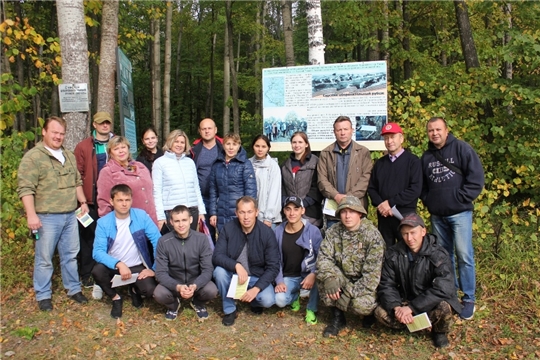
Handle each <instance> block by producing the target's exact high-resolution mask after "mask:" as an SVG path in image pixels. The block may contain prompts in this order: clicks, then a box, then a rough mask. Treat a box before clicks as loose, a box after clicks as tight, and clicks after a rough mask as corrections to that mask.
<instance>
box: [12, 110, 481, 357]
mask: <svg viewBox="0 0 540 360" xmlns="http://www.w3.org/2000/svg"><path fill="white" fill-rule="evenodd" d="M93 120H94V121H93V128H94V130H93V132H92V136H90V137H89V138H87V139H85V140H83V141H82V142H81V143H80V144H78V145H77V147H76V149H75V154H72V153H71V152H69V151H67V150H65V149H64V148H63V146H62V143H63V139H64V136H65V132H66V123H65V121H64V120H63V119H61V118H58V117H51V118H49V119H47V120H46V122H45V124H44V127H43V130H42V135H43V140H42V141H41V142H39V143H38V144H37V145H36V146H35V147H34V148H33V149H31V150H30V151H29V152H28V153H27V154H26V155H25V156H24V157H23V159H22V161H21V165H20V167H19V173H18V177H19V188H18V194H19V196H20V197H21V199H22V202H23V204H24V207H25V210H26V214H27V219H28V226H29V228H30V229H31V230H32V231H33V232H34V233H36V246H35V249H36V252H35V268H34V289H35V293H36V299H37V301H38V306H39V308H40V309H41V310H43V311H50V310H52V308H53V306H52V301H51V296H52V291H51V278H52V273H53V266H52V256H53V254H54V252H55V249H56V248H57V249H58V252H59V255H60V265H61V271H62V280H63V285H64V287H65V288H66V289H67V295H68V296H70V297H71V298H72V299H73V300H75V301H77V302H79V303H86V302H87V299H86V297H85V296H84V295H83V293H82V291H81V282H82V284H83V285H84V286H88V287H90V286H93V288H94V290H93V297H94V298H98V299H99V298H101V296H102V292H105V294H106V295H107V296H109V297H110V298H111V300H112V309H111V316H112V317H114V318H119V317H121V316H122V304H123V298H122V295H121V294H120V293H118V292H117V288H116V287H112V283H111V280H112V279H113V277H114V276H115V275H118V276H119V277H120V279H121V281H123V282H124V283H126V284H127V283H129V286H128V292H129V295H130V297H131V302H132V305H133V306H135V307H141V306H142V305H143V298H147V299H148V298H151V297H153V298H154V299H155V300H156V301H157V302H158V303H160V304H163V305H164V306H165V308H166V313H165V317H166V318H167V319H168V320H174V319H175V318H176V317H177V315H178V311H179V308H180V307H181V303H182V300H186V301H189V303H190V306H191V307H192V308H193V309H194V311H195V312H196V314H197V317H198V319H199V320H201V321H203V320H205V319H206V318H207V317H208V311H207V309H206V304H207V302H208V301H210V300H211V299H213V298H215V297H216V296H217V294H218V293H219V295H220V297H221V300H222V305H223V313H224V317H223V319H222V323H223V325H225V326H230V325H233V324H234V323H235V320H236V318H237V315H238V313H237V308H236V300H238V301H241V302H246V303H250V305H251V310H252V311H253V312H254V313H255V314H261V313H262V312H263V308H268V307H270V306H273V305H277V306H278V307H285V306H290V308H291V310H292V311H298V310H300V308H301V305H300V297H301V296H309V300H308V304H307V308H306V315H305V321H306V322H307V323H308V324H316V323H317V321H318V320H317V310H318V303H319V301H320V300H321V301H322V303H323V304H324V305H326V306H327V307H329V308H331V313H332V316H331V320H330V323H329V324H328V326H326V328H325V329H324V332H323V335H324V336H336V335H337V334H338V333H339V331H340V330H341V329H342V328H344V327H345V326H346V319H345V313H347V312H352V313H355V314H358V315H361V316H363V317H364V319H363V324H364V325H365V326H371V324H372V323H373V322H374V319H377V320H378V321H379V322H381V323H382V324H385V325H387V326H390V327H394V328H401V327H404V326H405V325H406V324H410V323H411V322H412V321H413V316H415V315H418V314H421V313H423V312H426V313H427V314H428V317H429V318H430V320H431V322H432V336H433V341H434V344H435V346H437V347H442V346H446V345H448V339H447V336H446V334H447V333H448V331H449V329H450V326H451V324H452V321H453V315H452V314H453V312H456V313H458V314H459V315H460V317H461V318H463V319H471V318H472V317H473V314H474V310H475V307H474V304H475V281H476V280H475V264H474V251H473V246H472V209H473V206H472V202H473V200H474V199H475V198H476V197H477V196H478V195H479V193H480V192H481V190H482V187H483V181H484V176H483V170H482V165H481V163H480V160H479V158H478V156H477V155H476V153H475V152H474V150H473V149H472V148H471V147H470V146H469V145H468V144H467V143H465V142H463V141H460V140H458V139H456V138H455V137H454V136H453V135H452V134H450V133H449V130H448V128H447V124H446V121H445V120H444V119H442V118H439V117H437V118H432V119H430V120H429V121H428V123H427V132H428V138H429V145H428V150H427V151H426V152H425V153H424V155H423V156H422V158H421V159H419V158H418V157H416V156H415V155H414V154H412V153H410V152H409V151H407V150H406V149H404V148H403V141H404V136H403V130H402V128H401V127H400V126H399V125H398V124H396V123H388V124H386V125H384V127H383V129H382V132H381V136H382V137H383V138H384V144H385V147H386V149H387V154H385V155H384V156H383V157H382V158H380V159H379V160H377V161H376V162H375V165H373V163H372V160H371V156H370V152H369V150H368V149H367V148H365V147H364V146H362V145H359V144H358V143H357V142H355V141H353V140H352V137H353V131H354V130H353V123H352V121H351V120H350V118H349V117H347V116H339V117H338V118H337V119H336V120H335V122H334V125H333V127H334V135H335V138H336V141H335V142H334V143H332V144H330V145H329V146H328V147H326V148H325V149H323V150H322V151H321V154H320V157H317V156H316V155H315V154H312V152H311V148H310V143H309V140H308V137H307V135H306V133H305V132H301V131H299V132H295V133H293V134H292V136H291V138H290V141H291V148H292V153H291V155H290V157H289V158H287V160H286V161H285V162H284V163H283V164H282V166H281V168H280V166H279V165H278V164H277V162H276V161H275V160H274V159H272V158H271V156H270V155H269V150H270V147H271V142H270V139H269V138H268V137H267V136H266V135H259V136H257V137H256V138H255V139H254V140H253V143H252V149H253V152H254V156H253V157H252V158H249V159H248V157H247V152H246V150H245V149H244V148H243V147H242V146H241V140H240V137H239V136H238V135H237V134H228V135H226V136H225V137H224V138H223V139H221V138H219V137H218V136H217V127H216V125H215V123H214V121H213V120H212V119H203V120H202V121H201V123H200V124H199V134H200V136H201V138H200V139H198V140H197V141H195V142H194V144H193V146H191V145H190V142H189V139H188V136H187V135H186V134H185V133H184V132H183V131H181V130H174V131H172V132H171V133H170V134H169V136H168V137H167V139H166V140H165V144H164V147H163V151H161V150H159V149H158V147H157V143H158V138H157V135H156V132H155V131H154V130H152V129H148V130H146V131H144V132H143V134H142V141H143V144H144V146H145V148H144V150H143V151H142V152H141V154H140V155H139V157H138V158H137V160H138V161H134V160H132V159H131V155H130V144H129V142H128V141H127V139H125V138H124V137H122V136H113V134H112V133H111V128H112V118H111V117H110V115H109V114H108V113H104V112H98V113H97V114H95V116H94V118H93ZM368 196H369V198H370V199H371V202H372V204H373V205H374V206H375V207H376V209H377V219H378V224H377V227H376V226H375V225H374V224H373V223H372V222H371V221H370V220H368V219H367V218H366V216H367V209H368ZM418 199H421V200H422V201H423V203H424V205H425V206H426V207H427V208H428V211H429V212H430V214H431V224H432V230H433V234H429V233H428V232H427V229H426V226H425V224H424V221H423V220H422V218H421V217H420V216H419V215H417V214H416V207H417V202H418ZM328 201H335V202H336V203H337V209H336V210H335V214H334V215H329V214H325V215H323V213H322V210H321V208H322V206H324V205H325V203H326V202H328ZM79 206H80V211H81V213H82V214H86V213H88V214H89V215H90V216H91V217H92V218H93V219H95V220H97V221H94V222H93V223H92V224H90V225H89V226H87V227H84V226H82V225H79V229H77V219H76V216H75V209H76V208H77V207H79ZM205 224H207V226H208V227H209V228H210V237H211V241H209V239H208V237H207V236H206V235H204V234H203V233H201V232H199V231H197V229H199V226H203V225H205ZM321 230H322V231H321ZM78 232H80V237H79V234H78ZM323 234H324V239H323ZM79 238H80V244H79ZM214 246H215V249H213V248H214ZM454 249H455V251H454ZM79 250H80V251H79ZM78 253H79V260H80V263H79V266H77V254H78ZM456 260H457V261H456ZM456 262H457V273H456V270H455V263H456ZM79 275H80V278H79ZM231 283H233V284H235V285H238V286H246V283H247V290H246V292H245V293H243V294H241V295H240V297H239V298H238V299H235V298H234V297H229V296H231V295H230V293H229V288H230V287H231ZM457 289H460V290H461V291H462V292H463V297H462V299H461V300H462V301H461V302H460V301H459V300H458V298H457V291H456V290H457Z"/></svg>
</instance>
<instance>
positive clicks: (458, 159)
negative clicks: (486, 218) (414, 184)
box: [420, 134, 484, 216]
mask: <svg viewBox="0 0 540 360" xmlns="http://www.w3.org/2000/svg"><path fill="white" fill-rule="evenodd" d="M435 152H439V153H440V154H441V156H442V158H443V159H445V160H446V161H448V162H449V163H451V164H453V165H454V166H456V167H458V168H459V169H460V170H461V172H462V175H459V174H457V173H456V172H454V171H452V170H450V169H448V168H447V167H446V166H444V165H443V164H442V163H441V162H439V160H437V158H436V157H435V155H434V153H435ZM421 161H422V172H423V174H424V182H423V187H422V195H421V196H420V198H421V199H422V201H423V202H424V205H426V206H427V208H428V210H429V212H430V213H431V214H433V215H438V216H449V215H455V214H459V213H460V212H463V211H469V210H472V209H473V204H472V202H473V201H474V199H476V198H477V197H478V195H480V193H481V192H482V188H483V187H484V169H483V168H482V163H481V162H480V158H479V157H478V155H477V154H476V152H474V150H473V148H472V147H471V146H470V145H469V144H467V143H466V142H464V141H461V140H458V139H456V138H455V137H454V135H452V134H448V138H447V139H446V144H445V145H444V146H443V147H442V148H441V149H437V148H436V147H435V146H434V145H433V144H432V143H431V142H430V143H429V144H428V150H427V151H426V152H425V153H424V155H422V159H421Z"/></svg>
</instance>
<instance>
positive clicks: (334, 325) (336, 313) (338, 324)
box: [323, 307, 347, 337]
mask: <svg viewBox="0 0 540 360" xmlns="http://www.w3.org/2000/svg"><path fill="white" fill-rule="evenodd" d="M332 314H333V318H332V322H331V323H330V325H328V326H327V327H326V329H324V331H323V336H324V337H329V336H337V334H338V333H339V331H340V330H341V329H343V328H344V327H345V326H347V321H346V320H345V313H344V312H343V311H341V310H340V309H338V308H337V307H334V308H332Z"/></svg>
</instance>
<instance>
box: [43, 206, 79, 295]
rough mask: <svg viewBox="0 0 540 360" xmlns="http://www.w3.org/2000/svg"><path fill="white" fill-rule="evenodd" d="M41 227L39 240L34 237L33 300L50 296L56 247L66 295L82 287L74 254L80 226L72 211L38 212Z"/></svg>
mask: <svg viewBox="0 0 540 360" xmlns="http://www.w3.org/2000/svg"><path fill="white" fill-rule="evenodd" d="M38 217H39V220H40V221H41V225H42V226H41V227H40V228H39V229H38V234H39V240H36V241H35V256H34V290H35V292H36V300H37V301H41V300H45V299H50V298H51V297H52V290H51V280H52V275H53V262H52V259H53V255H54V251H55V249H58V255H59V256H60V270H61V272H62V283H63V285H64V288H65V289H66V290H67V294H68V296H71V295H75V294H76V293H78V292H80V291H81V283H80V282H79V272H78V271H77V254H78V253H79V228H78V225H77V218H76V217H75V212H70V213H65V214H38Z"/></svg>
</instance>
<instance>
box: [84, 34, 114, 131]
mask: <svg viewBox="0 0 540 360" xmlns="http://www.w3.org/2000/svg"><path fill="white" fill-rule="evenodd" d="M88 30H90V41H89V42H88V46H90V48H89V49H88V51H89V53H91V54H95V56H93V57H92V59H93V60H92V61H91V62H90V64H89V67H90V84H91V85H92V90H91V99H92V101H90V113H91V114H94V113H96V112H97V103H98V101H97V98H98V94H99V87H98V84H99V65H98V62H97V55H98V54H99V48H100V45H101V44H100V43H101V35H100V31H99V27H98V26H92V27H90V28H89V29H88ZM115 56H116V55H115ZM111 116H112V117H113V118H114V114H111ZM91 125H92V124H90V122H89V123H88V129H87V130H88V131H87V133H88V132H89V131H90V128H91Z"/></svg>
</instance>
